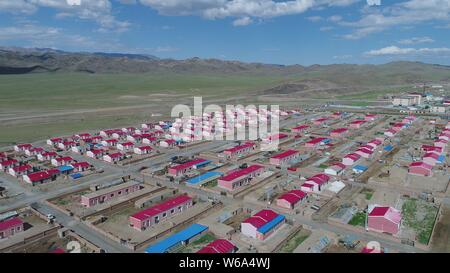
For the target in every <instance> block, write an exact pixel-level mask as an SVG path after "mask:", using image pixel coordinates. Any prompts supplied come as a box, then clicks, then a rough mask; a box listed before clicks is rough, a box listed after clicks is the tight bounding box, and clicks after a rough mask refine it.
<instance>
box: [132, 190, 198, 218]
mask: <svg viewBox="0 0 450 273" xmlns="http://www.w3.org/2000/svg"><path fill="white" fill-rule="evenodd" d="M191 199H192V198H191V197H189V196H187V195H180V196H177V197H174V198H171V199H168V200H166V201H165V202H163V203H160V204H157V205H155V206H153V207H150V208H148V209H145V210H143V211H140V212H138V213H135V214H133V215H131V217H133V218H136V219H138V220H141V221H143V220H145V219H148V218H149V217H152V216H155V215H157V214H160V213H162V212H164V211H168V210H170V209H172V208H174V207H176V206H179V205H181V204H184V203H186V202H188V201H189V200H191Z"/></svg>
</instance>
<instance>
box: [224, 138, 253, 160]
mask: <svg viewBox="0 0 450 273" xmlns="http://www.w3.org/2000/svg"><path fill="white" fill-rule="evenodd" d="M255 146H256V145H255V143H254V142H252V141H248V142H246V143H244V144H242V145H238V146H235V147H233V148H229V149H226V150H225V151H223V154H224V155H225V157H228V158H230V157H237V156H242V155H245V154H248V153H249V152H251V151H252V150H254V149H255Z"/></svg>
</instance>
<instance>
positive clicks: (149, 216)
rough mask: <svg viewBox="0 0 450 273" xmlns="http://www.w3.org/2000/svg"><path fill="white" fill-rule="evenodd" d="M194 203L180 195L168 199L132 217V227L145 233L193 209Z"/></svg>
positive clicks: (187, 197)
mask: <svg viewBox="0 0 450 273" xmlns="http://www.w3.org/2000/svg"><path fill="white" fill-rule="evenodd" d="M192 201H193V200H192V198H191V197H189V196H187V195H180V196H177V197H174V198H171V199H168V200H166V201H164V202H162V203H160V204H157V205H154V206H152V207H150V208H148V209H145V210H143V211H140V212H138V213H135V214H133V215H131V216H130V218H129V221H130V225H131V226H132V227H133V228H135V229H137V230H139V231H143V230H145V229H146V228H147V227H150V226H153V225H156V224H158V223H159V222H161V221H164V220H166V219H167V218H169V217H171V216H173V215H176V214H178V213H181V212H183V211H184V210H186V209H188V208H190V207H192V205H193V203H192Z"/></svg>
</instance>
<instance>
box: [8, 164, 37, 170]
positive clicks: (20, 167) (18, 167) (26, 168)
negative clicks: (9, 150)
mask: <svg viewBox="0 0 450 273" xmlns="http://www.w3.org/2000/svg"><path fill="white" fill-rule="evenodd" d="M31 168H32V167H31V166H30V165H28V164H26V165H20V166H16V167H14V168H12V169H13V170H14V171H15V172H23V171H26V170H29V169H31Z"/></svg>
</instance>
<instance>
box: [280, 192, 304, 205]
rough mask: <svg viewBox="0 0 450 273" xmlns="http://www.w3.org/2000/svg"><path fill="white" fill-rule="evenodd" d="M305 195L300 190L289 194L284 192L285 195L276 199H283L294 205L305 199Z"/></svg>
mask: <svg viewBox="0 0 450 273" xmlns="http://www.w3.org/2000/svg"><path fill="white" fill-rule="evenodd" d="M305 196H306V193H305V192H304V191H301V190H291V191H289V192H286V193H285V194H283V195H281V196H280V197H278V199H284V200H286V201H288V202H289V203H291V204H296V203H297V202H298V201H300V200H302V199H303V198H305Z"/></svg>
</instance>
